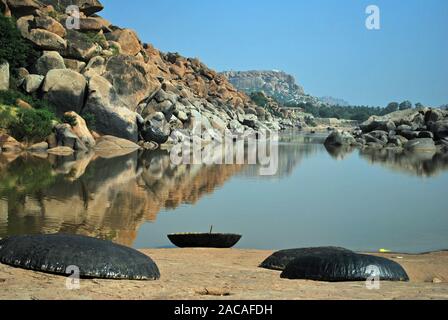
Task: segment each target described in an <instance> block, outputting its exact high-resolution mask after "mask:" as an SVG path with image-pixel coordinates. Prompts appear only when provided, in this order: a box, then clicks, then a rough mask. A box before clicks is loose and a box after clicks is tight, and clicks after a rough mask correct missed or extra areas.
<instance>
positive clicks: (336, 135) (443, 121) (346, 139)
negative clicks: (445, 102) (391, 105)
mask: <svg viewBox="0 0 448 320" xmlns="http://www.w3.org/2000/svg"><path fill="white" fill-rule="evenodd" d="M325 144H326V145H329V146H347V145H351V146H358V147H362V148H370V149H391V150H396V151H409V152H428V153H436V152H443V153H444V152H448V111H446V110H442V109H433V108H419V109H408V110H401V111H397V112H393V113H391V114H388V115H386V116H382V117H377V116H373V117H371V118H370V119H368V120H367V121H365V122H364V123H362V124H361V125H360V126H359V128H357V129H355V130H354V131H353V132H339V131H336V132H333V133H332V134H331V135H330V136H329V137H328V138H327V140H326V142H325Z"/></svg>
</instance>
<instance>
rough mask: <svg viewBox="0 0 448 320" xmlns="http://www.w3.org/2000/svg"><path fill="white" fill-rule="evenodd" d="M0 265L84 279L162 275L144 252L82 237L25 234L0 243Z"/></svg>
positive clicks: (153, 277) (152, 277)
mask: <svg viewBox="0 0 448 320" xmlns="http://www.w3.org/2000/svg"><path fill="white" fill-rule="evenodd" d="M0 263H3V264H7V265H10V266H13V267H18V268H23V269H29V270H34V271H42V272H46V273H52V274H61V275H67V274H71V272H68V270H70V271H71V270H72V266H74V267H75V268H77V269H79V276H80V277H81V278H104V279H120V280H125V279H126V280H156V279H159V278H160V272H159V269H158V267H157V265H156V264H155V263H154V261H153V260H152V259H151V258H150V257H148V256H146V255H144V254H143V253H141V252H139V251H137V250H135V249H132V248H128V247H125V246H121V245H118V244H114V243H112V242H110V241H105V240H100V239H95V238H91V237H85V236H79V235H65V234H53V235H26V236H12V237H8V238H5V239H2V240H0Z"/></svg>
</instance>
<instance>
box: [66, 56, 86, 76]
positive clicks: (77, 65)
mask: <svg viewBox="0 0 448 320" xmlns="http://www.w3.org/2000/svg"><path fill="white" fill-rule="evenodd" d="M64 64H65V67H66V68H68V69H71V70H73V71H76V72H79V73H81V72H82V71H83V70H84V68H85V66H86V63H85V62H84V61H79V60H75V59H68V58H65V59H64Z"/></svg>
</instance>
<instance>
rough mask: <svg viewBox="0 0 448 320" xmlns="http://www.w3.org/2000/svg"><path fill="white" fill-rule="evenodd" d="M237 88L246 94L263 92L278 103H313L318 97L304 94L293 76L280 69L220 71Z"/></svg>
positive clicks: (317, 100) (318, 102) (316, 102)
mask: <svg viewBox="0 0 448 320" xmlns="http://www.w3.org/2000/svg"><path fill="white" fill-rule="evenodd" d="M222 75H224V76H225V77H226V78H227V79H229V81H230V83H231V84H233V85H234V86H235V87H236V88H237V89H239V90H242V91H244V92H246V93H248V94H250V93H252V92H264V93H265V94H266V95H268V96H271V97H273V98H275V99H276V100H277V101H279V102H280V103H283V104H286V103H295V104H298V103H307V102H310V103H313V104H315V105H319V104H320V103H321V102H320V101H319V99H317V98H315V97H312V96H310V95H307V94H305V91H304V90H303V88H302V87H301V86H300V85H298V84H297V83H296V80H295V78H294V77H293V76H292V75H289V74H287V73H285V72H282V71H275V70H274V71H225V72H223V73H222Z"/></svg>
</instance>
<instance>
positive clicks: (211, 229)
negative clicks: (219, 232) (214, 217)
mask: <svg viewBox="0 0 448 320" xmlns="http://www.w3.org/2000/svg"><path fill="white" fill-rule="evenodd" d="M212 231H213V225H211V226H210V234H212Z"/></svg>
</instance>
